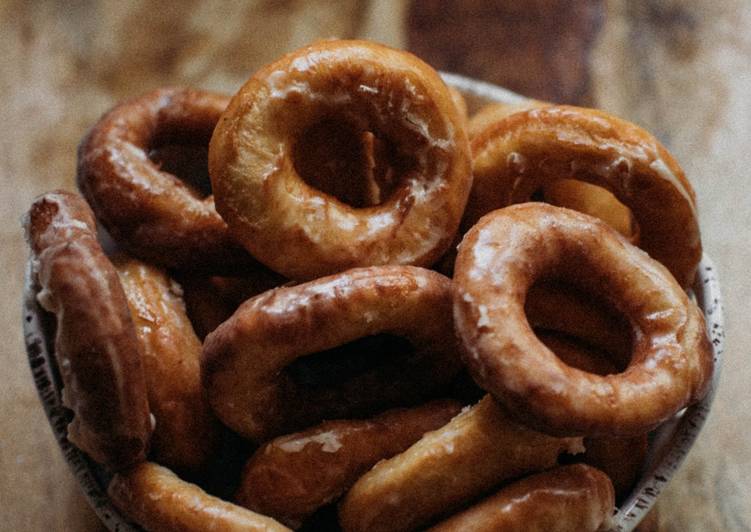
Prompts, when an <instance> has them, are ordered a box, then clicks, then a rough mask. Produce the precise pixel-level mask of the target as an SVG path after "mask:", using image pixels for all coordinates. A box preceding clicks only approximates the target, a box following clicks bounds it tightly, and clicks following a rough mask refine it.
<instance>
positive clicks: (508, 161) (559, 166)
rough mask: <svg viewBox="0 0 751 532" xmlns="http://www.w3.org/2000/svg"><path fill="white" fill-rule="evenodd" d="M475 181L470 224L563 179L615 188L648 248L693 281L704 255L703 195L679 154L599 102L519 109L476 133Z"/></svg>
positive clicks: (682, 279)
mask: <svg viewBox="0 0 751 532" xmlns="http://www.w3.org/2000/svg"><path fill="white" fill-rule="evenodd" d="M472 152H473V170H474V184H473V187H472V192H471V194H470V199H469V201H468V203H467V210H466V212H465V216H464V221H463V222H462V223H463V226H464V227H470V226H472V225H474V223H475V222H476V221H477V220H479V219H480V217H481V216H483V215H484V214H486V213H488V212H490V211H492V210H494V209H498V208H501V207H505V206H507V205H511V204H514V203H522V202H525V201H529V199H530V198H531V196H532V195H533V193H534V192H535V191H537V190H539V189H541V188H542V187H543V186H544V185H545V184H546V183H548V182H550V181H552V180H557V179H576V180H581V181H586V182H589V183H591V184H593V185H598V186H601V187H603V188H605V189H607V190H608V191H610V192H611V193H612V194H613V195H614V196H615V197H616V198H617V199H618V200H619V201H620V202H621V203H623V204H624V205H625V206H626V207H628V208H629V209H630V210H631V213H632V214H633V216H634V218H635V219H636V222H637V223H638V226H639V241H640V244H639V245H640V247H641V248H642V249H644V250H645V251H646V252H647V253H649V254H650V256H652V258H654V259H656V260H658V261H659V262H661V263H662V264H664V265H665V266H666V267H667V268H668V270H670V272H671V273H672V274H673V275H674V276H675V278H676V279H677V280H678V282H679V284H680V285H681V286H683V287H686V286H690V285H691V283H692V282H693V280H694V277H695V274H696V267H697V265H698V263H699V259H700V258H701V250H702V248H701V240H700V235H699V225H698V220H697V215H696V200H695V197H694V191H693V189H692V188H691V185H690V184H689V183H688V181H687V180H686V178H685V176H684V174H683V171H682V170H681V168H680V167H679V166H678V163H677V162H676V161H675V160H674V159H673V157H672V156H671V155H670V154H669V153H668V152H667V150H666V149H665V148H664V147H662V145H661V144H660V143H659V142H658V141H657V140H656V139H655V138H654V137H653V136H652V135H650V134H649V133H647V132H646V131H644V130H643V129H641V128H639V127H637V126H635V125H633V124H630V123H628V122H626V121H624V120H621V119H618V118H615V117H613V116H610V115H607V114H605V113H603V112H600V111H595V110H592V109H582V108H577V107H569V106H547V107H541V108H535V109H531V110H527V111H522V112H517V113H513V114H511V115H509V116H507V117H506V118H504V119H503V120H500V121H498V122H495V123H493V124H491V125H490V126H488V127H487V128H486V129H485V130H484V131H482V132H481V133H479V134H478V135H477V136H475V137H474V139H473V140H472Z"/></svg>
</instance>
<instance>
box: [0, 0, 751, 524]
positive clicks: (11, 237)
mask: <svg viewBox="0 0 751 532" xmlns="http://www.w3.org/2000/svg"><path fill="white" fill-rule="evenodd" d="M161 4H168V3H160V6H161ZM489 4H491V3H490V2H482V1H474V2H460V1H459V0H452V1H449V2H436V1H432V0H431V1H426V2H417V1H415V2H413V3H412V5H411V4H410V2H407V1H406V0H388V1H376V0H372V1H363V2H325V1H323V0H318V1H313V2H263V1H254V2H247V3H243V4H240V3H238V4H237V5H234V4H230V3H225V2H219V1H214V2H200V3H199V2H182V3H178V2H175V3H172V4H171V5H167V6H161V7H160V8H159V11H158V12H157V11H156V10H155V9H156V8H155V7H154V6H155V5H156V4H154V3H153V2H145V1H139V2H128V3H125V2H116V1H114V0H108V1H102V2H70V3H63V2H59V3H55V2H42V1H31V2H23V1H13V0H8V1H6V2H3V3H1V4H0V45H1V46H0V50H2V59H1V60H0V83H1V84H2V85H1V86H2V89H3V90H2V98H3V103H2V105H1V106H0V123H2V124H3V126H4V134H3V135H2V137H1V139H0V146H1V147H2V152H1V153H2V158H0V176H2V179H3V185H4V186H3V202H2V204H1V206H0V215H1V216H2V220H3V222H4V223H3V225H2V227H3V229H2V233H1V235H2V246H3V250H4V252H3V253H2V255H0V257H1V258H0V266H1V267H2V269H3V271H5V272H6V273H7V274H8V277H7V278H6V281H5V287H6V295H5V297H4V298H3V304H2V306H1V307H0V318H1V319H2V324H3V325H4V330H5V331H6V332H7V335H8V336H7V337H6V338H5V339H4V341H3V343H2V348H1V349H0V356H2V363H3V367H4V368H5V374H6V376H7V377H8V380H7V381H6V384H5V386H3V387H2V388H1V389H0V426H1V427H2V439H0V472H1V473H0V508H2V514H3V516H4V519H3V522H2V524H1V525H0V528H2V529H5V530H29V531H36V530H81V531H83V530H100V529H101V525H100V524H99V523H98V521H97V519H96V517H95V516H94V514H93V512H92V511H91V510H89V509H88V507H87V506H86V503H85V502H84V500H83V498H82V496H81V494H80V493H79V490H78V487H77V485H76V483H75V481H74V479H73V477H72V475H71V474H70V472H69V471H68V470H67V468H66V466H65V464H64V463H63V460H62V457H61V454H60V452H59V451H58V449H57V447H56V445H55V443H54V440H53V438H52V433H51V431H50V429H49V427H48V426H47V424H46V420H45V418H44V414H43V412H42V409H41V406H40V405H39V402H38V400H37V397H36V392H35V390H34V388H33V386H32V381H31V378H30V372H29V369H28V367H27V364H26V359H25V354H24V349H23V343H22V335H21V326H20V298H21V283H22V272H23V265H24V261H25V260H26V256H27V251H26V249H25V246H24V244H23V237H22V234H21V231H20V224H19V219H20V217H21V215H22V213H23V212H24V211H25V209H26V208H27V207H28V205H29V204H30V202H31V200H32V198H33V197H34V196H35V195H37V194H39V193H41V192H44V191H46V190H49V189H52V188H55V187H63V188H67V189H73V188H74V182H73V177H74V172H75V150H76V145H77V143H78V141H79V139H80V138H81V136H82V135H83V133H84V132H85V131H86V129H87V128H88V127H89V126H90V125H91V124H92V123H93V122H94V121H95V120H96V119H97V117H98V116H99V115H100V114H101V113H102V112H103V111H104V110H106V109H107V108H108V107H110V106H111V105H112V104H113V103H114V102H116V101H118V100H120V99H122V98H124V97H126V96H131V95H135V94H138V93H140V92H143V91H145V90H147V89H150V88H153V87H157V86H161V85H167V84H186V85H191V86H199V87H203V88H209V89H217V90H222V91H226V92H232V91H234V90H236V89H237V87H238V86H239V85H240V83H241V82H242V81H243V80H244V79H245V78H246V77H248V76H249V75H250V73H252V72H253V71H254V69H255V68H257V67H258V66H260V65H262V64H264V63H266V62H268V61H270V60H272V59H274V58H276V57H277V56H279V55H280V54H281V53H283V52H285V51H287V50H290V49H293V48H295V47H297V46H299V45H302V44H304V43H307V42H309V41H311V40H313V39H315V38H318V37H328V36H338V37H355V36H357V37H366V38H372V39H377V40H380V41H383V42H386V43H390V44H392V45H395V46H400V47H405V48H410V49H412V50H414V51H416V52H417V53H418V54H419V55H421V56H422V57H424V58H425V59H427V60H428V61H429V62H431V63H432V64H434V65H435V66H437V67H439V68H445V69H451V70H454V71H458V72H463V73H466V74H469V75H473V76H476V77H482V78H485V79H488V80H490V81H495V82H498V83H501V84H505V85H507V86H509V87H510V88H513V89H515V90H518V91H521V92H523V93H525V94H528V95H530V96H535V97H540V98H548V99H551V100H555V101H561V102H573V103H580V104H592V105H597V106H600V107H603V108H604V109H606V110H608V111H611V112H613V113H615V114H618V115H621V116H623V117H625V118H628V119H630V120H633V121H635V122H637V123H639V124H641V125H643V126H645V127H646V128H647V129H649V130H651V131H653V132H654V133H655V134H657V136H658V137H660V138H661V139H662V140H663V141H664V142H665V143H666V144H667V145H668V146H669V147H670V149H671V150H672V151H673V153H674V154H675V155H676V156H677V158H678V160H679V161H681V163H682V165H683V167H684V169H685V170H686V173H687V174H688V176H689V177H690V179H691V180H692V181H693V183H694V186H695V188H696V192H697V195H698V198H699V206H700V212H701V224H702V228H703V238H704V243H705V249H706V251H707V253H708V254H709V255H710V256H711V257H712V258H713V259H714V261H715V262H716V264H717V266H718V268H719V272H720V279H721V282H722V285H723V287H724V295H725V309H726V313H727V316H728V318H727V322H728V323H727V325H728V327H727V350H726V355H725V356H726V358H725V366H724V368H723V377H722V384H721V388H720V392H719V396H718V397H717V400H716V403H715V407H714V410H713V413H712V415H711V417H710V420H709V422H708V424H707V426H706V428H705V430H704V432H703V434H702V435H701V437H700V438H699V441H698V443H697V444H696V446H695V448H694V449H693V450H692V452H691V454H690V456H689V458H688V460H687V461H686V464H685V466H684V467H683V469H682V471H681V472H680V473H679V474H678V476H677V477H675V479H674V480H673V482H672V483H671V484H670V487H669V488H668V490H667V492H666V493H665V494H664V496H663V497H662V498H661V500H660V504H659V508H660V529H661V530H666V531H672V530H675V531H686V530H697V531H699V530H702V531H703V530H739V531H740V530H750V529H751V503H749V501H751V438H749V427H750V426H751V408H750V407H749V406H748V400H747V398H748V382H749V381H751V364H748V363H746V353H745V352H744V349H746V348H748V346H750V345H751V327H750V325H751V323H749V321H748V319H747V315H748V312H747V311H746V305H747V304H748V301H750V300H751V282H750V281H749V280H748V279H749V277H748V273H747V270H746V268H748V265H749V264H751V251H749V250H750V249H751V246H749V244H748V242H749V240H751V195H750V194H749V192H748V185H747V183H748V181H749V177H748V169H749V168H751V148H750V147H749V139H751V99H749V94H751V37H750V35H751V31H749V30H751V4H748V3H746V2H744V1H743V0H718V1H715V2H702V1H701V0H683V1H678V0H676V1H668V0H665V1H664V2H663V1H658V0H638V1H631V2H627V1H626V0H612V1H605V2H603V1H598V0H592V1H575V2H568V1H566V2H564V1H563V0H537V1H534V2H529V3H521V2H512V1H511V0H508V1H506V2H495V3H494V4H495V7H492V8H491V7H488V6H489ZM515 4H520V5H521V4H524V5H525V7H524V9H522V8H519V7H514V5H515Z"/></svg>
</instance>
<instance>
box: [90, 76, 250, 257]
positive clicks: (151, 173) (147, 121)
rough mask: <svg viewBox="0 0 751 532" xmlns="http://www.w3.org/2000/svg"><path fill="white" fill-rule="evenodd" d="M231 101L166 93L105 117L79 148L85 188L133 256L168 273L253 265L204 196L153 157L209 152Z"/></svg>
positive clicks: (183, 91) (212, 95)
mask: <svg viewBox="0 0 751 532" xmlns="http://www.w3.org/2000/svg"><path fill="white" fill-rule="evenodd" d="M228 101H229V98H228V97H226V96H223V95H220V94H216V93H212V92H206V91H200V90H193V89H182V88H164V89H157V90H155V91H152V92H149V93H147V94H144V95H143V96H141V97H139V98H135V99H132V100H128V101H125V102H123V103H121V104H119V105H117V106H115V107H114V108H113V109H112V110H110V111H109V112H108V113H106V114H105V115H104V116H103V117H102V118H101V119H100V120H99V122H98V123H97V124H96V125H95V126H94V127H93V129H92V130H91V131H90V132H89V134H88V135H87V136H86V137H85V138H84V139H83V141H82V143H81V145H80V147H79V150H78V175H77V180H78V187H79V189H80V190H81V193H82V194H83V195H84V196H85V197H86V199H87V200H88V202H89V204H90V205H91V206H92V209H93V210H94V212H95V213H96V215H97V218H98V219H99V220H100V221H101V223H102V225H104V227H105V228H106V229H107V231H108V232H109V233H110V234H111V235H112V236H113V238H114V239H115V240H116V241H117V242H118V243H119V244H121V245H122V246H123V247H124V248H125V249H126V250H127V251H128V252H130V253H132V254H133V255H136V256H138V257H140V258H142V259H145V260H147V261H149V262H154V263H156V264H160V265H162V266H165V267H170V268H180V269H194V268H199V269H201V268H203V269H210V270H217V269H218V270H228V269H233V268H240V267H244V266H246V265H247V264H251V263H252V262H253V261H252V259H251V258H250V257H249V256H248V254H247V253H246V252H245V250H243V249H242V248H241V247H240V246H238V245H237V244H235V243H234V242H232V241H231V239H230V237H229V233H228V232H227V226H226V224H225V223H224V221H223V220H222V219H221V218H220V217H219V214H217V212H216V210H215V209H214V200H213V197H212V196H208V197H206V198H202V197H201V196H202V195H201V193H200V192H199V191H198V190H197V189H195V188H194V187H191V186H190V185H188V184H187V183H186V182H184V181H183V180H181V179H179V178H178V177H176V176H175V175H173V174H171V173H169V172H166V171H164V170H162V169H161V168H160V166H159V164H157V163H156V162H154V161H152V160H151V159H150V158H149V154H150V152H151V151H152V150H156V149H159V148H160V147H162V146H169V145H187V146H190V147H191V148H193V147H194V149H195V151H196V152H200V151H201V150H205V149H206V146H208V141H209V139H210V138H211V134H212V132H213V131H214V126H215V125H216V122H217V120H218V119H219V116H220V115H221V113H222V111H224V109H225V107H226V106H227V102H228Z"/></svg>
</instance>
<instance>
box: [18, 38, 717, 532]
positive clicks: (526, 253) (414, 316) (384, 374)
mask: <svg viewBox="0 0 751 532" xmlns="http://www.w3.org/2000/svg"><path fill="white" fill-rule="evenodd" d="M77 182H78V187H79V189H80V192H81V194H82V195H83V197H81V196H79V195H77V194H74V193H70V192H63V191H55V192H50V193H47V194H45V195H43V196H41V197H39V198H38V199H37V200H36V201H35V202H34V204H33V205H32V206H31V209H30V210H29V212H28V215H27V217H26V219H25V227H26V232H27V239H28V242H29V244H30V247H31V250H32V259H31V260H32V266H33V268H32V270H33V280H34V282H35V283H36V288H37V290H38V296H37V299H38V302H39V304H40V305H41V307H43V309H45V310H46V311H47V312H49V313H51V315H52V316H53V317H54V320H53V321H54V324H55V331H54V338H55V345H54V351H55V355H56V360H57V366H58V368H59V371H60V375H61V377H62V383H63V389H62V397H63V401H64V404H65V405H66V406H67V407H68V408H69V409H70V410H71V413H72V418H71V419H72V421H71V422H70V424H69V426H68V428H67V437H68V439H69V440H70V442H72V443H73V444H74V445H76V446H77V447H78V448H79V449H81V450H82V451H84V452H85V453H86V454H87V455H88V456H89V457H90V458H91V459H92V460H93V461H95V462H97V463H99V464H101V465H102V466H104V467H105V468H106V469H107V471H109V472H110V473H111V475H112V476H111V481H110V484H109V490H108V491H109V495H110V498H111V500H112V502H113V503H114V505H115V506H116V507H117V508H118V509H119V510H120V511H121V512H122V513H123V514H124V515H125V516H127V518H128V519H130V520H132V521H133V523H135V524H137V525H139V526H140V527H142V528H144V529H145V530H151V531H163V530H166V531H177V530H180V531H185V530H196V531H198V530H288V529H289V528H293V529H304V530H339V529H342V530H345V531H378V530H383V531H401V530H404V531H406V530H415V529H425V528H431V530H436V531H438V530H440V531H449V530H462V531H465V530H473V531H481V530H576V531H581V530H590V531H594V530H599V529H605V528H607V527H608V524H609V520H610V518H611V516H612V515H613V512H614V508H615V505H616V503H617V501H620V500H622V499H623V497H624V496H625V495H626V494H628V493H629V492H630V490H631V489H632V488H633V486H634V483H635V481H636V479H637V478H638V476H639V475H640V474H641V473H642V467H643V464H644V460H645V456H646V453H647V446H648V439H647V438H648V434H649V432H650V431H651V430H653V429H655V427H657V426H659V425H660V424H661V423H663V422H665V421H666V420H668V419H670V418H671V417H673V416H674V415H675V414H676V413H678V412H679V411H680V410H682V409H683V408H685V407H686V406H688V405H691V404H692V403H695V402H697V401H699V400H700V399H701V398H702V397H703V396H704V394H705V393H706V391H707V388H708V385H709V382H710V379H711V374H712V371H713V367H712V364H713V363H712V353H711V348H710V344H709V342H708V340H707V334H706V331H705V325H704V319H703V315H702V313H701V311H700V310H699V309H698V308H697V306H696V305H695V304H694V302H693V301H692V299H691V298H690V297H689V295H687V292H686V290H687V289H689V288H690V287H691V286H692V284H693V282H694V279H695V276H696V269H697V265H698V262H699V259H700V257H701V241H700V236H699V228H698V223H697V216H696V201H695V197H694V192H693V190H692V188H691V186H690V184H689V183H688V181H687V180H686V178H685V176H684V174H683V172H682V171H681V169H680V167H679V166H678V164H677V162H676V161H675V160H674V159H673V158H672V157H671V155H670V154H669V153H668V152H667V151H666V150H665V148H664V147H662V146H661V145H660V143H659V142H658V141H657V140H656V139H655V138H654V137H653V136H651V135H650V134H649V133H647V132H645V131H644V130H642V129H640V128H639V127H637V126H635V125H633V124H630V123H628V122H625V121H623V120H621V119H618V118H615V117H613V116H610V115H607V114H605V113H603V112H600V111H595V110H591V109H582V108H576V107H569V106H558V105H552V104H547V103H544V102H530V103H529V104H528V105H524V106H516V107H514V106H507V105H492V106H489V107H487V108H484V109H481V110H479V111H478V112H477V113H474V114H473V115H472V116H468V113H467V106H466V104H465V102H464V101H463V99H462V96H461V95H460V94H459V93H458V92H456V91H455V90H453V89H450V88H448V87H447V86H446V85H445V84H444V83H443V81H442V80H441V78H440V76H439V75H438V74H437V73H436V72H435V71H434V70H433V69H432V68H430V67H429V66H428V65H426V64H425V63H424V62H422V61H421V60H419V59H418V58H416V57H414V56H413V55H411V54H409V53H406V52H403V51H398V50H394V49H391V48H388V47H385V46H382V45H378V44H374V43H369V42H363V41H335V40H332V41H323V42H317V43H315V44H313V45H310V46H308V47H305V48H302V49H300V50H298V51H295V52H293V53H290V54H288V55H285V56H284V57H282V58H280V59H279V60H277V61H275V62H273V63H272V64H270V65H268V66H265V67H264V68H262V69H260V70H259V71H258V72H256V73H255V74H254V75H253V76H252V77H251V78H250V79H249V80H248V81H247V82H246V83H245V85H243V87H242V88H241V89H240V90H239V91H238V92H237V93H236V94H235V95H234V96H232V97H231V98H228V97H226V96H224V95H219V94H214V93H210V92H207V91H202V90H195V89H182V88H166V89H159V90H155V91H153V92H150V93H148V94H145V95H143V96H141V97H137V98H134V99H132V100H130V101H126V102H123V103H120V104H119V105H117V106H116V107H115V108H113V109H112V110H111V111H109V112H108V113H106V114H105V115H104V116H103V117H102V118H101V120H100V121H99V122H98V123H97V124H96V125H95V126H94V127H93V128H92V130H91V131H90V132H89V133H88V134H87V136H86V137H85V138H84V140H83V141H82V143H81V145H80V148H79V153H78V174H77ZM84 198H85V199H84ZM97 223H98V224H100V227H99V228H98V227H97ZM105 232H106V234H107V235H108V236H107V237H106V239H109V237H111V239H113V240H114V242H115V245H114V246H108V247H107V251H105V249H104V248H103V246H102V244H101V243H100V242H101V241H102V238H103V237H102V235H103V234H105ZM288 527H289V528H288Z"/></svg>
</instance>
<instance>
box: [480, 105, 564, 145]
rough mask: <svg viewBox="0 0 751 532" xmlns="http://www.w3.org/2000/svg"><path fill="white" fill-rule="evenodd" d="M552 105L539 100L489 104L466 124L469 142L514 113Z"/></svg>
mask: <svg viewBox="0 0 751 532" xmlns="http://www.w3.org/2000/svg"><path fill="white" fill-rule="evenodd" d="M548 105H552V104H550V103H548V102H543V101H540V100H527V101H525V102H524V103H513V104H512V103H501V102H495V103H489V104H487V105H484V106H482V107H481V108H480V109H478V110H477V112H476V113H475V114H473V115H472V116H471V117H470V119H469V121H468V122H467V135H469V140H472V139H474V138H475V137H476V136H477V135H479V134H480V133H482V132H483V131H485V129H487V128H488V127H489V126H492V125H493V124H495V123H496V122H499V121H501V120H503V119H504V118H506V117H507V116H510V115H512V114H514V113H519V112H521V111H528V110H530V109H537V108H540V107H546V106H548Z"/></svg>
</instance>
